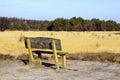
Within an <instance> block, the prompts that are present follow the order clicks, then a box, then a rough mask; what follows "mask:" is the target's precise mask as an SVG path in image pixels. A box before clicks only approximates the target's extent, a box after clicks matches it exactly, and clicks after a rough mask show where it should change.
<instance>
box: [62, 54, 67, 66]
mask: <svg viewBox="0 0 120 80" xmlns="http://www.w3.org/2000/svg"><path fill="white" fill-rule="evenodd" d="M62 66H63V68H66V56H65V55H63V56H62Z"/></svg>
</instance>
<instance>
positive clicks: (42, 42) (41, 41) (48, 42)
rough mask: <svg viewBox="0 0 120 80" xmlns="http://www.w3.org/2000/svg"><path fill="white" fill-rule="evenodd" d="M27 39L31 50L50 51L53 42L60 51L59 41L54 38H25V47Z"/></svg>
mask: <svg viewBox="0 0 120 80" xmlns="http://www.w3.org/2000/svg"><path fill="white" fill-rule="evenodd" d="M27 39H30V43H31V48H38V49H52V41H53V40H55V44H56V49H57V50H62V48H61V41H60V40H59V39H55V38H47V37H35V38H32V37H25V38H24V41H25V46H26V48H28V47H27Z"/></svg>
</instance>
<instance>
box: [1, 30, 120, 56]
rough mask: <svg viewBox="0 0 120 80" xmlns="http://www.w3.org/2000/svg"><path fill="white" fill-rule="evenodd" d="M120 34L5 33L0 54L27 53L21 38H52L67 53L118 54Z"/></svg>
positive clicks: (2, 36)
mask: <svg viewBox="0 0 120 80" xmlns="http://www.w3.org/2000/svg"><path fill="white" fill-rule="evenodd" d="M113 33H120V32H48V31H5V32H0V53H3V54H11V55H19V54H22V53H27V50H26V48H25V46H24V41H23V37H53V38H59V39H61V41H62V48H63V51H67V52H69V53H102V52H110V53H119V52H120V35H116V34H113Z"/></svg>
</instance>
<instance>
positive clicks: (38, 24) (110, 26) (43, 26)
mask: <svg viewBox="0 0 120 80" xmlns="http://www.w3.org/2000/svg"><path fill="white" fill-rule="evenodd" d="M4 30H25V31H28V30H31V31H119V30H120V23H117V22H115V21H113V20H107V21H105V20H100V19H97V18H93V19H91V20H87V19H83V18H81V17H72V18H70V19H65V18H56V19H55V20H52V21H47V20H26V19H18V18H8V17H0V31H4Z"/></svg>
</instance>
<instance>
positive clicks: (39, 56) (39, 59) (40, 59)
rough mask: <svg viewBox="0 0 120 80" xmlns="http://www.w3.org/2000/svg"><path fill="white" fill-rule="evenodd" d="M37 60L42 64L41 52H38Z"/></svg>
mask: <svg viewBox="0 0 120 80" xmlns="http://www.w3.org/2000/svg"><path fill="white" fill-rule="evenodd" d="M38 62H39V64H42V55H41V54H38Z"/></svg>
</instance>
